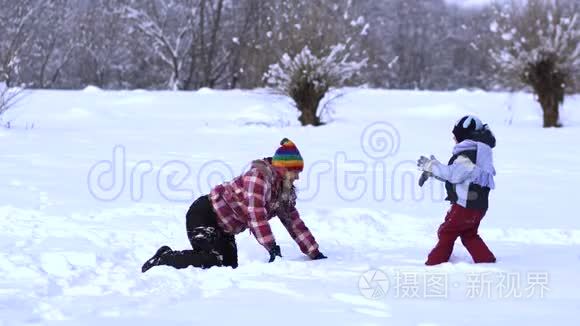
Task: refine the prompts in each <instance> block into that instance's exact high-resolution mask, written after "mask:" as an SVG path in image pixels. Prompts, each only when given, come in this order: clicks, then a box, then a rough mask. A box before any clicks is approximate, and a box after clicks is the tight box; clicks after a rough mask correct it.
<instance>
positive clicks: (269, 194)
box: [210, 160, 318, 257]
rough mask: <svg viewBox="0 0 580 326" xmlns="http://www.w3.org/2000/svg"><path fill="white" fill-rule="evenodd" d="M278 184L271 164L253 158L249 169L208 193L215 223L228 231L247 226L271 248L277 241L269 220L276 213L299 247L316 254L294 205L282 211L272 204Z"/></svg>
mask: <svg viewBox="0 0 580 326" xmlns="http://www.w3.org/2000/svg"><path fill="white" fill-rule="evenodd" d="M273 185H274V186H273ZM280 187H281V179H280V177H279V176H277V174H276V172H275V171H274V170H273V168H272V167H271V165H270V164H268V163H267V162H266V161H263V160H259V161H255V162H254V163H253V165H252V168H251V169H250V170H249V171H248V172H246V173H244V174H242V175H241V176H238V177H236V178H234V179H233V180H232V181H230V182H226V183H223V184H221V185H218V186H216V187H215V188H213V189H212V191H211V192H210V199H211V203H212V205H213V208H214V210H215V212H216V215H217V217H218V225H219V226H220V227H221V228H222V229H223V230H224V231H225V232H226V233H230V234H238V233H241V232H243V231H244V230H245V229H246V228H249V229H250V231H251V232H252V234H253V235H254V236H255V237H256V240H258V242H259V243H260V244H261V245H262V246H264V247H265V248H266V249H267V250H270V249H271V248H272V247H273V246H274V245H275V243H276V240H275V238H274V235H273V233H272V229H271V228H270V224H269V220H270V219H271V218H272V217H274V216H278V217H279V218H280V220H281V221H282V224H283V225H284V227H285V228H286V229H287V230H288V233H289V234H290V236H291V237H292V238H293V239H294V241H296V243H297V244H298V246H299V247H300V250H301V251H302V252H303V253H304V254H306V255H308V256H310V257H314V256H316V254H317V253H318V243H317V242H316V240H315V239H314V236H313V235H312V233H311V232H310V230H309V229H308V228H307V227H306V225H305V224H304V221H302V219H301V218H300V214H299V213H298V210H297V209H296V207H292V208H291V209H290V210H287V211H285V210H283V209H282V208H280V207H279V205H276V204H275V203H274V201H275V199H276V198H277V195H278V191H277V190H278V189H279V188H280Z"/></svg>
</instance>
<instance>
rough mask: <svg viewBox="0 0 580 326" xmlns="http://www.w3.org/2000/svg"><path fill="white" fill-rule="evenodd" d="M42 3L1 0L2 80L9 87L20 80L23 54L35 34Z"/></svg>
mask: <svg viewBox="0 0 580 326" xmlns="http://www.w3.org/2000/svg"><path fill="white" fill-rule="evenodd" d="M42 5H43V1H41V0H36V1H33V0H23V1H10V0H0V8H2V10H1V11H0V35H2V37H1V38H0V81H3V82H4V83H6V85H7V86H8V87H10V86H12V84H14V83H15V82H18V77H19V67H20V61H21V55H22V53H23V52H24V51H25V50H26V49H27V48H29V47H30V45H31V40H32V39H33V38H34V36H35V34H34V33H35V29H34V25H35V24H36V23H37V14H38V12H39V11H40V10H41V9H42Z"/></svg>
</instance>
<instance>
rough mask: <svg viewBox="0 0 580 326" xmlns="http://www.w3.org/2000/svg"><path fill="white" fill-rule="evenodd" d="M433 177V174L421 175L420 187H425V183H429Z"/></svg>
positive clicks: (425, 173)
mask: <svg viewBox="0 0 580 326" xmlns="http://www.w3.org/2000/svg"><path fill="white" fill-rule="evenodd" d="M431 176H433V174H432V173H431V172H425V171H424V172H423V173H421V177H419V187H423V185H424V184H425V182H427V180H429V178H430V177H431Z"/></svg>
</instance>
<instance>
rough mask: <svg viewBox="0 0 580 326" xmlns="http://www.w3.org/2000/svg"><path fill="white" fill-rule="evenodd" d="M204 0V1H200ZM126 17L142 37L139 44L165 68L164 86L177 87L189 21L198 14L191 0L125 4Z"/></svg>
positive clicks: (189, 33) (187, 43)
mask: <svg viewBox="0 0 580 326" xmlns="http://www.w3.org/2000/svg"><path fill="white" fill-rule="evenodd" d="M201 1H204V0H201ZM124 9H125V13H126V18H127V19H128V21H130V22H131V24H132V26H133V27H134V28H135V29H136V30H137V31H138V32H140V33H142V35H143V36H145V37H144V38H140V41H142V46H144V47H151V50H152V53H153V54H154V55H155V56H157V57H158V58H159V59H160V60H161V62H163V64H164V65H165V66H166V67H167V68H168V70H169V71H168V77H167V84H166V85H167V87H168V88H169V89H173V90H177V89H179V88H180V87H181V84H182V80H181V79H182V76H181V73H182V70H183V66H184V61H185V60H186V59H187V53H188V50H190V48H191V42H192V28H191V24H192V21H193V19H194V17H195V16H196V15H197V11H196V10H197V9H196V6H195V5H194V1H193V0H171V1H160V0H154V1H149V2H147V3H145V4H143V3H141V2H140V1H135V3H133V4H132V5H128V6H125V8H124Z"/></svg>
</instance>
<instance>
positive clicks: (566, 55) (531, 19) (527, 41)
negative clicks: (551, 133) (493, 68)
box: [491, 0, 580, 127]
mask: <svg viewBox="0 0 580 326" xmlns="http://www.w3.org/2000/svg"><path fill="white" fill-rule="evenodd" d="M568 4H569V2H566V1H557V0H555V1H544V0H528V1H527V2H525V3H523V2H519V1H516V0H512V2H511V3H509V4H506V5H498V6H497V7H496V18H497V20H496V21H495V22H494V23H493V24H492V26H491V28H492V30H494V31H495V32H496V33H497V34H498V36H499V37H498V45H499V46H498V47H497V48H496V49H495V50H493V51H492V53H491V54H492V57H493V58H494V60H495V62H496V64H497V68H498V77H499V78H498V79H499V80H500V81H501V82H502V83H503V84H505V85H506V86H508V87H511V88H512V89H520V88H522V87H525V86H528V87H531V89H532V90H533V92H534V93H535V94H536V96H537V100H538V102H539V103H540V105H541V107H542V110H543V112H544V127H560V126H561V125H562V124H561V122H560V119H559V108H560V106H561V104H562V103H563V101H564V96H565V89H566V87H567V84H568V83H569V82H571V81H572V80H573V78H574V76H576V75H577V74H578V73H580V70H579V69H580V17H578V16H579V15H578V13H577V12H576V11H570V10H566V9H569V8H570V7H567V5H568Z"/></svg>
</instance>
